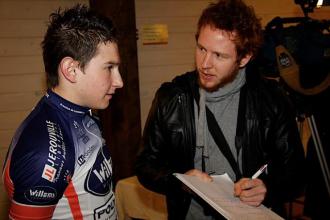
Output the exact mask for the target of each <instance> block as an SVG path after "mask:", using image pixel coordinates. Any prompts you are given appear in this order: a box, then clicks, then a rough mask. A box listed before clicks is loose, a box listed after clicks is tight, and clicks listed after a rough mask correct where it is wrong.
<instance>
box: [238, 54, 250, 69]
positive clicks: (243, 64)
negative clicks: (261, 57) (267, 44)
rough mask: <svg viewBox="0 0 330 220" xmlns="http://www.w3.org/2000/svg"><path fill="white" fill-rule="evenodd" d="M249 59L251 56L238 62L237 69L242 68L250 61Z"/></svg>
mask: <svg viewBox="0 0 330 220" xmlns="http://www.w3.org/2000/svg"><path fill="white" fill-rule="evenodd" d="M251 57H252V55H251V54H247V55H245V56H244V57H243V58H242V59H241V61H240V62H239V67H240V68H242V67H244V66H245V65H246V64H247V63H248V62H249V61H250V60H251Z"/></svg>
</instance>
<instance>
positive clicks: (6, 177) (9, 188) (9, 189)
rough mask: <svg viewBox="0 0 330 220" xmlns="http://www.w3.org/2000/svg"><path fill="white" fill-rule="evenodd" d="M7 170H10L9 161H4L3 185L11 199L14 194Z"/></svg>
mask: <svg viewBox="0 0 330 220" xmlns="http://www.w3.org/2000/svg"><path fill="white" fill-rule="evenodd" d="M9 168H10V159H8V160H7V161H6V165H5V169H4V172H3V183H4V184H5V188H6V190H7V193H8V196H9V198H10V199H12V198H13V193H14V184H13V181H11V178H10V175H9Z"/></svg>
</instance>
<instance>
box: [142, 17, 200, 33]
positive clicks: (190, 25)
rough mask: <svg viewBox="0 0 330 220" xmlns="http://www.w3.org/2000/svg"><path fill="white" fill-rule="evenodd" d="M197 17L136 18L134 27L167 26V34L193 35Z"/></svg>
mask: <svg viewBox="0 0 330 220" xmlns="http://www.w3.org/2000/svg"><path fill="white" fill-rule="evenodd" d="M197 20H198V18H197V17H194V16H193V17H146V18H138V19H137V20H136V26H137V27H138V29H141V27H142V25H145V24H159V23H160V24H167V25H168V30H169V33H170V34H171V33H187V32H189V33H195V31H196V26H197Z"/></svg>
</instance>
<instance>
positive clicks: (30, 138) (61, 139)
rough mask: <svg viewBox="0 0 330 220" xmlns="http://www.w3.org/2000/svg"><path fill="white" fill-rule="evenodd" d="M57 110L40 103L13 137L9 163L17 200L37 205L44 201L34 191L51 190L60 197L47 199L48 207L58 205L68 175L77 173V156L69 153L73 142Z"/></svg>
mask: <svg viewBox="0 0 330 220" xmlns="http://www.w3.org/2000/svg"><path fill="white" fill-rule="evenodd" d="M53 111H54V110H52V109H51V108H49V106H47V105H45V103H41V104H40V103H39V104H38V105H37V107H36V108H35V109H34V110H33V111H32V112H31V114H30V115H29V116H28V117H27V118H26V120H25V121H24V122H23V123H22V125H21V126H20V128H19V129H18V130H17V132H16V134H15V136H14V138H13V141H12V144H11V146H10V154H9V156H8V162H10V166H9V167H10V168H9V175H10V178H11V180H12V183H13V187H14V189H15V190H14V199H15V201H18V202H21V203H25V204H26V203H27V204H30V203H31V204H36V203H38V202H39V201H38V199H41V198H38V196H37V194H33V192H37V191H38V192H41V191H42V190H43V191H44V192H46V191H47V190H48V189H51V191H54V193H55V194H56V195H57V196H56V198H55V197H54V198H53V197H50V198H44V199H45V201H47V204H55V202H56V201H57V200H58V199H59V198H60V197H61V195H62V193H63V190H64V188H63V187H65V185H66V184H67V183H66V182H65V181H66V178H65V175H68V174H70V173H73V169H74V155H73V154H72V153H70V152H69V150H68V148H69V146H70V144H71V143H70V141H71V140H70V139H69V138H68V136H67V135H66V131H65V129H63V127H62V124H63V123H62V122H59V119H58V117H57V115H56V113H54V112H53ZM73 153H74V151H73ZM65 172H66V173H65ZM63 181H64V182H63ZM39 186H42V187H41V188H38V187H39ZM36 187H37V188H36ZM43 187H45V188H43ZM31 192H32V194H33V195H32V194H30V193H31ZM34 195H36V196H37V197H33V196H34ZM40 195H41V194H40ZM49 195H50V194H49ZM27 196H32V197H31V198H27Z"/></svg>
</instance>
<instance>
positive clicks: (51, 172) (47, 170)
mask: <svg viewBox="0 0 330 220" xmlns="http://www.w3.org/2000/svg"><path fill="white" fill-rule="evenodd" d="M55 175H56V169H55V168H54V167H51V166H49V165H48V164H46V165H45V167H44V171H43V172H42V176H41V177H42V178H44V179H46V180H48V181H49V182H54V180H55Z"/></svg>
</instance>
